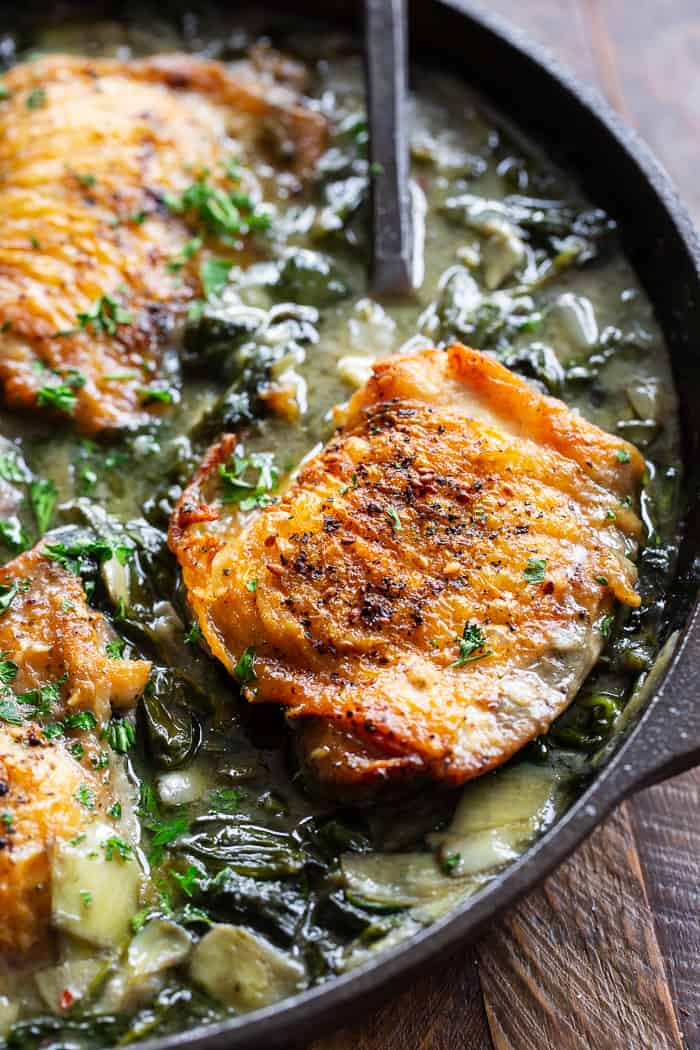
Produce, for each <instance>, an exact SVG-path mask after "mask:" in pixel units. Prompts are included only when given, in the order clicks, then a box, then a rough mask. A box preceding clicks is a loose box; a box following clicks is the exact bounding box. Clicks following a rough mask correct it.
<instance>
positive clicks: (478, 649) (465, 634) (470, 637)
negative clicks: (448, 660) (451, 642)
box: [451, 620, 493, 667]
mask: <svg viewBox="0 0 700 1050" xmlns="http://www.w3.org/2000/svg"><path fill="white" fill-rule="evenodd" d="M456 641H457V644H458V645H459V656H458V657H457V659H456V660H455V662H454V663H453V664H452V665H451V666H452V667H464V666H465V664H473V663H475V662H476V661H477V660H485V659H486V657H487V656H493V649H487V648H486V645H487V640H486V635H485V634H484V632H483V631H482V630H481V628H480V627H479V625H478V624H476V623H470V622H469V620H465V622H464V629H463V631H462V636H461V638H457V639H456Z"/></svg>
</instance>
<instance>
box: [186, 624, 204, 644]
mask: <svg viewBox="0 0 700 1050" xmlns="http://www.w3.org/2000/svg"><path fill="white" fill-rule="evenodd" d="M201 637H202V628H201V627H200V626H199V623H198V622H197V620H194V621H193V622H192V624H191V626H190V629H189V630H188V631H187V633H186V634H185V644H186V645H194V644H195V643H196V642H198V641H199V639H200V638H201Z"/></svg>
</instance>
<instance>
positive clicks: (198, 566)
mask: <svg viewBox="0 0 700 1050" xmlns="http://www.w3.org/2000/svg"><path fill="white" fill-rule="evenodd" d="M234 444H235V439H234V438H233V437H230V436H229V437H228V438H224V439H223V441H222V442H221V443H220V445H219V446H217V447H215V448H214V449H212V450H210V453H209V454H208V456H207V458H206V459H205V462H204V464H203V465H202V469H201V471H200V473H199V475H198V477H197V478H196V479H195V481H194V483H193V485H192V486H191V487H190V489H189V490H188V491H187V492H186V493H185V494H184V496H183V498H182V500H181V502H180V505H179V507H178V509H177V511H176V513H175V515H174V517H173V520H172V522H171V529H170V544H171V547H172V549H173V550H174V551H175V553H176V554H177V556H178V559H179V560H180V563H181V565H182V568H183V575H184V580H185V584H186V587H187V591H188V596H189V600H190V603H191V605H192V607H193V609H194V611H195V613H196V615H197V617H198V619H199V622H200V625H201V627H202V630H203V633H204V635H205V637H206V638H207V640H208V642H209V644H210V646H211V648H212V650H213V652H214V653H215V654H216V655H217V656H218V657H219V658H220V659H221V660H222V661H223V662H224V664H225V665H226V666H227V667H228V669H229V670H230V671H232V672H235V667H236V663H237V661H238V659H239V658H240V656H241V654H242V653H243V652H244V651H245V650H250V649H251V647H252V648H253V649H254V651H255V664H254V668H255V674H256V678H255V681H254V682H251V683H249V684H248V685H247V686H246V688H245V693H246V695H247V697H248V699H249V700H251V701H255V702H260V701H265V700H269V701H276V702H278V703H281V704H283V705H285V706H286V707H287V708H288V713H289V715H290V717H291V718H293V719H299V720H302V721H303V722H304V723H305V724H307V720H312V721H310V722H308V724H307V729H306V730H305V735H306V737H307V746H306V752H307V756H308V759H309V761H310V763H311V764H312V765H313V766H314V768H315V769H316V772H317V773H318V775H319V776H320V777H321V779H323V780H325V781H326V782H331V783H333V784H342V783H346V784H351V783H363V784H366V783H367V781H368V780H371V779H372V777H375V778H376V779H382V780H385V779H393V778H394V777H399V778H405V777H406V776H407V775H411V776H415V775H417V774H418V773H420V772H423V773H428V774H429V775H431V776H432V777H435V778H440V779H444V780H447V781H449V782H452V783H460V782H463V781H465V780H467V779H469V778H470V777H473V776H476V775H479V774H480V773H483V772H486V771H487V770H488V769H491V768H493V767H494V766H496V765H498V764H499V763H501V762H503V761H505V760H506V759H507V758H508V757H509V756H510V755H512V754H513V752H514V751H516V750H517V749H518V748H520V747H522V745H523V744H524V743H526V742H527V740H529V739H531V738H532V737H533V736H535V735H537V734H538V733H541V732H542V731H544V729H546V728H547V726H548V725H549V724H550V723H551V721H552V720H553V718H555V717H556V715H557V714H559V713H560V712H561V711H562V710H563V709H564V708H565V707H566V706H567V704H568V703H569V702H570V701H571V699H572V697H573V696H574V695H575V693H576V690H577V689H578V686H579V685H580V683H581V681H582V680H583V677H584V676H585V674H586V673H587V672H588V670H589V669H590V667H591V666H592V664H593V663H594V661H595V659H596V658H597V655H598V653H599V651H600V648H601V646H602V641H603V636H602V633H601V631H600V623H601V621H602V619H603V617H605V616H606V615H608V614H609V613H610V611H611V609H612V607H613V604H614V601H615V599H617V600H619V601H621V602H625V603H627V604H630V605H637V604H638V601H639V599H638V596H637V594H636V592H635V590H634V585H635V580H636V569H635V566H634V564H633V563H632V562H631V561H630V559H629V558H628V557H627V554H628V553H629V552H630V551H632V550H633V549H634V546H635V543H636V540H637V537H638V535H639V529H640V523H639V520H638V518H637V516H636V514H635V513H634V512H633V511H632V510H631V509H630V508H629V506H628V505H627V503H628V498H629V497H631V496H633V495H634V493H635V491H636V488H637V486H638V483H639V480H640V478H641V475H642V472H643V469H644V463H643V460H642V457H641V456H640V455H639V453H638V452H637V450H636V449H635V448H634V447H633V446H631V445H629V444H628V443H627V442H625V441H622V440H621V439H619V438H617V437H613V436H611V435H609V434H606V433H604V432H603V431H601V430H600V429H599V428H598V427H596V426H594V425H593V424H591V423H589V422H587V421H586V420H584V419H583V418H582V417H581V416H579V415H577V414H576V413H575V412H572V411H571V410H570V409H568V408H567V407H566V406H565V405H564V404H562V403H561V402H559V401H556V400H554V399H552V398H549V397H545V396H543V395H541V394H539V393H537V392H536V391H534V390H533V389H532V388H531V387H530V386H529V385H528V384H527V383H526V382H525V381H524V380H522V379H520V378H519V377H517V376H515V375H514V374H513V373H511V372H509V371H508V370H507V369H506V368H504V367H503V366H502V365H500V364H498V363H497V362H496V361H495V360H494V359H492V358H491V357H489V356H487V355H484V354H480V353H479V352H478V351H475V350H469V349H467V348H465V347H462V346H459V345H455V346H452V347H451V348H450V349H449V350H447V351H438V350H430V351H422V352H419V353H414V354H409V355H397V356H395V357H392V358H388V359H386V360H384V361H382V362H380V363H379V364H378V365H376V366H375V370H374V376H373V377H372V378H371V379H370V381H369V382H368V383H367V385H366V386H365V387H364V388H363V389H362V390H360V391H358V393H357V394H356V395H355V396H354V398H353V399H352V401H351V402H350V405H349V409H348V411H347V415H346V418H345V421H344V423H343V426H342V427H341V428H340V430H339V431H338V432H337V434H336V436H335V437H334V438H333V439H332V440H331V441H330V442H329V444H328V445H327V446H326V447H325V448H324V449H323V451H322V452H321V453H319V454H318V455H316V456H314V457H313V458H312V459H311V460H310V461H309V462H308V463H307V464H305V466H304V468H303V470H302V471H301V473H300V474H299V476H298V477H297V478H296V479H295V480H293V481H292V482H291V484H289V486H288V488H287V490H286V491H285V492H284V494H283V496H282V498H281V499H280V501H279V503H277V504H275V505H272V506H268V507H267V508H265V509H264V510H262V511H260V512H257V513H255V514H253V515H248V516H247V517H245V516H242V515H241V516H239V515H237V514H236V513H235V511H231V509H230V508H226V507H225V506H224V505H223V504H222V502H221V499H220V492H219V491H218V488H217V481H216V478H217V474H218V465H219V463H221V462H224V461H226V460H227V459H228V458H229V456H230V454H231V452H232V449H233V446H234ZM538 566H539V567H540V569H541V570H542V571H541V572H538V568H537V567H538ZM538 575H542V577H543V578H542V579H538ZM528 577H530V578H528ZM250 579H255V580H256V581H257V586H256V589H255V590H254V591H251V590H250V589H248V588H247V587H246V582H247V581H248V580H250ZM465 624H470V625H473V626H475V627H478V629H479V630H480V631H481V632H483V636H484V638H485V644H484V645H483V646H482V647H477V648H475V649H474V651H473V652H472V653H471V654H469V655H471V656H472V657H478V659H473V660H471V661H469V662H467V663H463V664H461V665H460V664H459V663H458V657H459V652H460V649H459V643H458V639H459V637H460V636H461V635H462V632H463V629H464V626H465ZM348 734H349V735H350V736H351V737H352V742H350V741H349V737H348ZM344 750H345V751H346V752H347V760H345V761H344V760H343V753H344Z"/></svg>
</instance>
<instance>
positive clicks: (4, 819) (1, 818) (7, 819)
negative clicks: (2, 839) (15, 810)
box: [0, 809, 14, 831]
mask: <svg viewBox="0 0 700 1050" xmlns="http://www.w3.org/2000/svg"><path fill="white" fill-rule="evenodd" d="M0 823H2V824H4V825H5V830H6V831H10V830H11V829H12V825H13V823H14V817H13V816H12V814H11V813H10V811H9V809H6V810H5V812H4V813H0Z"/></svg>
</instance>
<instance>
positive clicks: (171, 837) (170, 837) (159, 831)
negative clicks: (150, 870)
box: [150, 816, 188, 864]
mask: <svg viewBox="0 0 700 1050" xmlns="http://www.w3.org/2000/svg"><path fill="white" fill-rule="evenodd" d="M187 825H188V821H187V817H184V816H181V817H173V819H172V820H163V821H160V822H159V823H157V825H156V827H155V830H154V834H153V838H152V839H151V853H150V859H151V861H152V862H153V863H154V864H160V862H161V860H162V859H163V847H165V846H169V845H170V843H171V842H174V841H175V839H178V838H179V837H180V835H183V834H184V833H185V832H186V831H187Z"/></svg>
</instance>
